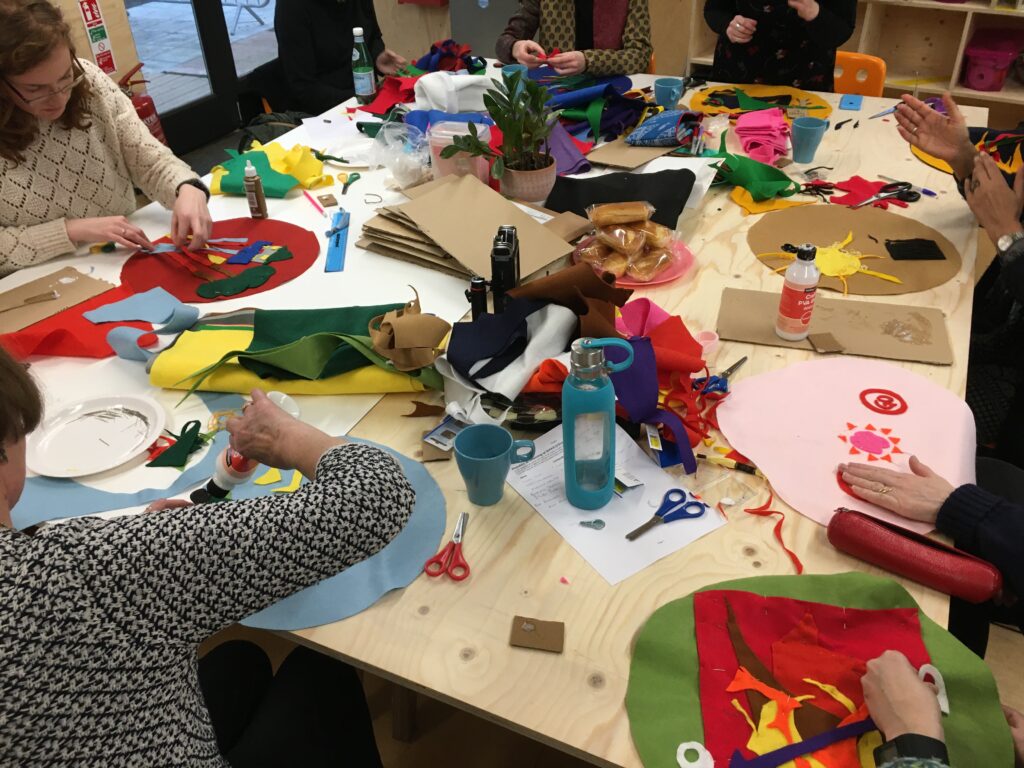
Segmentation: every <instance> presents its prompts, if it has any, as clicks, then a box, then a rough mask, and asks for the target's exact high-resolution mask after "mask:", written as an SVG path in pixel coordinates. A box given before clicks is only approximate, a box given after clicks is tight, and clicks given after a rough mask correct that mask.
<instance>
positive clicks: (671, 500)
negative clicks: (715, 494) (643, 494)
mask: <svg viewBox="0 0 1024 768" xmlns="http://www.w3.org/2000/svg"><path fill="white" fill-rule="evenodd" d="M707 511H708V505H707V504H705V503H704V502H703V501H697V499H693V498H690V494H688V493H687V492H686V491H684V490H683V489H681V488H672V489H670V490H668V491H666V492H665V497H664V498H663V499H662V500H661V506H660V507H658V511H657V512H655V513H654V517H652V518H651V519H650V520H648V521H647V522H646V523H644V524H643V525H641V526H640V527H639V528H637V529H635V530H632V531H630V532H629V533H627V534H626V538H627V539H628V540H629V541H633V539H635V538H637V537H638V536H640V535H641V534H643V533H646V532H647V531H649V530H651V528H653V527H654V526H656V525H661V524H662V523H674V522H675V521H676V520H693V519H696V518H698V517H703V516H704V513H705V512H707Z"/></svg>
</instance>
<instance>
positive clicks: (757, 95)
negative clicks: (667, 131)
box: [690, 84, 832, 119]
mask: <svg viewBox="0 0 1024 768" xmlns="http://www.w3.org/2000/svg"><path fill="white" fill-rule="evenodd" d="M736 87H737V88H739V89H740V90H742V91H743V92H744V93H746V94H747V96H750V97H751V98H754V99H764V98H766V97H768V96H782V95H789V96H792V97H793V101H792V104H791V105H790V107H789V108H790V109H792V108H794V107H820V109H812V110H810V111H809V112H808V113H807V116H808V117H820V118H822V119H825V118H827V117H828V116H829V115H831V114H832V105H831V104H829V103H828V102H827V101H825V99H823V98H821V96H819V95H818V94H816V93H812V92H811V91H804V90H801V89H800V88H793V87H792V86H789V85H759V84H750V85H738V86H736ZM722 88H723V86H721V85H714V86H709V87H708V88H703V89H701V90H699V91H697V92H696V93H695V94H693V98H691V99H690V109H692V110H695V111H697V112H703V113H704V114H706V115H719V114H725V115H738V114H741V112H742V110H740V109H729V108H728V107H716V106H714V105H709V104H706V101H707V98H708V96H709V95H710V94H711V93H712V92H713V91H720V90H722ZM783 112H785V109H783ZM787 118H788V115H787Z"/></svg>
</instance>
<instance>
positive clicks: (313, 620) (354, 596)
mask: <svg viewBox="0 0 1024 768" xmlns="http://www.w3.org/2000/svg"><path fill="white" fill-rule="evenodd" d="M349 439H350V440H353V442H360V443H366V444H367V445H373V446H376V447H378V448H380V449H382V450H385V451H387V452H388V453H390V454H391V455H392V456H394V457H395V458H396V459H398V462H399V463H400V464H401V465H402V470H403V471H404V472H405V476H406V477H408V478H409V482H410V483H412V487H413V489H414V490H415V491H416V505H415V506H414V507H413V510H412V515H410V517H409V522H408V523H406V525H405V528H403V529H402V531H401V532H400V533H399V534H398V535H397V536H396V537H395V538H394V539H393V540H392V541H391V543H390V544H388V545H387V546H386V547H384V549H382V550H381V551H380V552H378V553H377V554H376V555H374V556H373V557H371V558H369V559H367V560H363V561H362V562H361V563H356V564H355V565H353V566H352V567H351V568H348V569H346V570H344V571H342V572H341V573H339V574H337V575H335V576H331V577H330V578H328V579H324V580H323V581H321V582H320V583H319V584H314V585H313V586H311V587H307V588H306V589H304V590H302V591H301V592H296V593H295V594H294V595H291V596H289V597H286V598H285V599H284V600H280V601H278V602H277V603H275V604H274V605H272V606H270V607H269V608H264V609H263V610H262V611H260V612H259V613H256V614H253V615H252V616H250V617H249V618H247V619H244V620H243V621H242V622H241V623H242V624H244V625H246V626H248V627H258V628H260V629H306V628H307V627H316V626H319V625H321V624H329V623H331V622H334V621H341V620H342V619H347V618H348V617H349V616H354V615H355V614H357V613H359V612H360V611H364V610H366V609H367V608H369V607H370V606H371V605H373V604H374V603H375V602H377V601H378V600H379V599H380V598H381V597H383V596H384V595H385V594H387V593H388V592H390V591H391V590H393V589H401V588H403V587H407V586H409V584H411V583H412V582H413V580H414V579H416V577H417V576H419V575H420V574H421V573H422V572H423V564H424V563H425V562H426V561H427V560H428V559H429V558H430V557H431V556H432V555H434V554H435V553H436V552H437V550H438V549H439V548H440V544H441V537H442V536H444V531H445V524H446V520H447V515H446V506H445V500H444V494H442V493H441V489H440V488H439V487H438V486H437V483H436V482H435V481H434V478H432V477H431V476H430V473H429V472H427V470H426V468H425V467H424V466H423V465H422V464H421V463H420V462H418V461H414V460H413V459H410V458H409V457H408V456H403V455H402V454H400V453H398V452H396V451H393V450H391V449H390V448H388V447H387V446H386V445H379V444H378V443H374V442H373V441H371V440H355V439H354V438H349ZM268 493H269V489H268V487H267V486H258V485H255V484H254V483H252V482H250V483H247V484H246V485H244V486H242V487H241V488H240V489H236V491H235V492H234V493H233V494H232V496H233V497H234V498H254V497H256V496H265V495H267V494H268Z"/></svg>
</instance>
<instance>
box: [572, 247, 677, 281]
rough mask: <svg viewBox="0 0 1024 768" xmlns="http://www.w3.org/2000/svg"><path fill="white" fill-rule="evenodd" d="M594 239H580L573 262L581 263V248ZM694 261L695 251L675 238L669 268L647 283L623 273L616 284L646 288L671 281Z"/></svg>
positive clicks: (596, 270)
mask: <svg viewBox="0 0 1024 768" xmlns="http://www.w3.org/2000/svg"><path fill="white" fill-rule="evenodd" d="M593 241H594V238H593V237H588V238H585V239H584V240H581V241H580V243H579V245H577V246H576V248H577V250H575V251H573V252H572V263H573V264H579V263H580V259H579V249H580V248H585V247H586V246H588V245H590V244H591V243H592V242H593ZM693 261H694V259H693V252H692V251H691V250H690V249H689V248H687V247H686V243H684V242H683V241H682V240H673V241H672V263H671V264H670V265H669V266H668V269H665V270H662V272H661V274H659V275H657V276H656V277H655V278H654V279H653V280H649V281H648V282H646V283H645V282H643V281H642V280H633V279H631V278H629V277H626V276H625V275H623V276H622V277H620V278H618V279H617V280H616V281H615V284H616V285H618V286H621V287H623V288H644V287H645V286H649V285H663V284H664V283H671V282H672V281H673V280H677V279H679V278H680V277H682V276H683V275H685V274H686V273H687V272H689V271H690V267H692V266H693ZM594 271H595V272H597V273H598V274H600V270H598V269H595V270H594Z"/></svg>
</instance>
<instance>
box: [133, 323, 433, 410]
mask: <svg viewBox="0 0 1024 768" xmlns="http://www.w3.org/2000/svg"><path fill="white" fill-rule="evenodd" d="M252 336H253V334H252V330H245V329H238V330H236V329H221V328H218V329H210V330H206V329H202V330H198V331H185V332H183V333H182V334H181V335H180V336H178V340H177V341H176V342H175V343H174V345H173V346H171V347H168V348H167V349H165V350H164V351H163V352H161V353H160V354H159V355H157V357H156V359H155V360H154V361H153V367H152V369H151V370H150V372H149V381H150V383H151V384H152V385H153V386H155V387H162V388H164V389H188V387H189V383H188V381H189V380H191V376H192V374H194V373H195V372H196V371H198V370H200V369H202V368H205V367H207V366H209V365H212V364H214V363H216V362H217V361H218V360H220V359H221V358H222V357H223V356H224V355H225V354H227V353H228V352H232V351H234V350H237V349H245V348H246V347H248V346H249V343H250V342H251V341H252ZM182 382H184V383H182ZM256 387H259V388H260V389H264V390H271V389H274V390H278V391H280V392H284V393H286V394H289V395H357V394H386V393H388V392H422V391H423V390H424V389H425V387H424V386H423V385H422V384H421V383H420V382H419V380H418V379H414V378H412V377H411V376H407V375H405V374H402V373H397V372H392V371H386V370H384V369H383V368H381V367H379V366H376V365H367V366H366V367H364V368H357V369H355V370H354V371H348V372H347V373H342V374H338V375H337V376H331V377H329V378H326V379H319V380H317V381H309V380H307V379H274V378H267V379H261V378H260V377H259V376H257V375H256V374H255V373H253V372H252V371H250V370H248V369H246V368H244V367H243V366H241V365H239V364H238V362H237V361H231V362H229V363H225V364H224V365H222V366H221V367H220V368H218V369H217V370H216V371H214V372H213V373H212V374H210V376H209V377H208V378H207V379H206V380H205V381H203V383H202V385H201V386H200V387H199V388H200V389H201V390H203V391H205V392H240V393H242V394H248V393H249V392H251V391H252V390H253V389H255V388H256Z"/></svg>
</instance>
